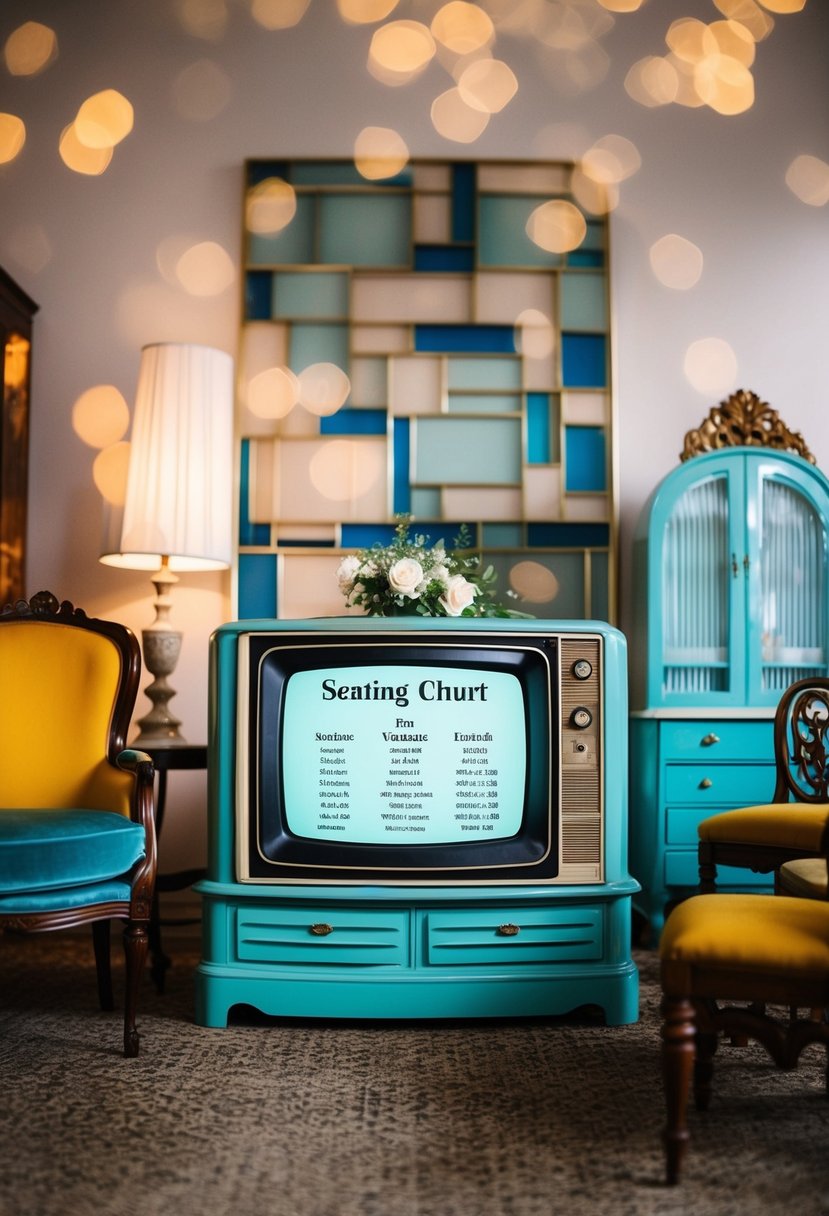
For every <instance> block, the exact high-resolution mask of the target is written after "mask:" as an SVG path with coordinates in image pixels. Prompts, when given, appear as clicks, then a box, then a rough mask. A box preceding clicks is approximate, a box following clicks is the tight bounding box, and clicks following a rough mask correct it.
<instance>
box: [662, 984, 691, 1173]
mask: <svg viewBox="0 0 829 1216" xmlns="http://www.w3.org/2000/svg"><path fill="white" fill-rule="evenodd" d="M662 1016H663V1022H662V1077H663V1081H664V1086H665V1106H666V1115H667V1122H666V1124H665V1179H666V1182H667V1183H668V1185H669V1186H675V1185H676V1184H677V1183H678V1182H679V1173H680V1168H681V1166H682V1159H683V1157H684V1156H685V1150H686V1148H687V1147H688V1140H689V1135H688V1126H687V1122H686V1112H687V1108H688V1091H689V1090H690V1087H691V1074H692V1072H693V1070H694V1060H695V1056H696V1026H695V1016H694V1007H693V1005H692V1004H691V1002H690V1001H689V1000H688V999H687V998H685V997H679V998H675V997H665V999H664V1001H663V1002H662Z"/></svg>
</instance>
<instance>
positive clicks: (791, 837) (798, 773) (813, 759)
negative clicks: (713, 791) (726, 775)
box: [697, 676, 829, 892]
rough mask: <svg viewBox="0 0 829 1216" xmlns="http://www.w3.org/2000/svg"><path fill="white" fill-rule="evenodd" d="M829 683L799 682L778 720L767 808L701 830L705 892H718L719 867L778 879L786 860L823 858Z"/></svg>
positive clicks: (729, 815) (716, 818) (827, 818)
mask: <svg viewBox="0 0 829 1216" xmlns="http://www.w3.org/2000/svg"><path fill="white" fill-rule="evenodd" d="M827 744H829V679H825V678H824V677H821V676H813V677H810V678H809V679H806V680H798V681H796V682H795V683H794V684H791V685H790V686H789V688H787V689H786V691H785V692H784V693H783V696H782V697H781V698H780V702H779V704H778V706H777V710H776V712H775V717H774V760H775V773H776V779H775V787H774V792H773V794H772V796H771V799H770V801H769V802H768V803H763V804H762V805H760V806H749V807H741V808H740V809H739V810H734V811H721V812H720V813H719V814H717V815H711V816H710V817H709V818H708V819H703V821H702V822H701V823H700V824H699V825H698V827H697V832H698V834H699V877H700V890H701V891H702V892H713V891H715V890H716V883H717V867H718V866H739V867H742V868H744V869H749V870H754V871H756V872H758V873H762V874H769V873H772V872H774V873H775V874H776V873H777V872H778V870H779V868H780V866H781V865H782V864H783V863H784V862H786V861H794V860H796V859H798V858H801V857H820V856H823V855H824V844H823V838H824V833H825V832H826V829H827V824H829V757H828V756H827Z"/></svg>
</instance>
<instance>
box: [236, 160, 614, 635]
mask: <svg viewBox="0 0 829 1216" xmlns="http://www.w3.org/2000/svg"><path fill="white" fill-rule="evenodd" d="M573 168H574V166H573V165H571V164H568V163H563V162H556V163H531V162H504V161H481V162H472V161H450V160H423V161H412V162H410V163H409V164H408V165H407V166H406V167H405V168H404V169H403V170H401V171H399V172H395V173H394V175H393V176H390V177H387V178H383V179H380V180H377V179H371V180H370V179H368V178H366V177H363V176H362V175H361V174H360V172H359V171H358V169H357V168H356V166H355V164H354V162H353V161H351V160H320V161H315V160H302V159H291V160H282V159H276V158H275V159H262V160H252V161H248V162H247V163H246V165H245V183H244V186H245V222H244V293H243V316H242V323H241V340H240V358H239V385H238V405H237V436H238V439H239V444H238V453H239V456H238V459H239V468H238V486H239V504H238V509H239V538H238V539H239V546H238V563H237V568H236V598H237V605H236V612H237V615H238V616H239V617H240V618H250V617H262V616H264V617H283V618H285V617H301V616H315V615H328V614H331V615H334V614H340V613H342V612H343V611H344V602H343V600H342V597H341V596H340V594H339V592H338V590H337V586H336V578H335V571H336V568H337V565H338V563H339V559H340V557H341V556H342V555H343V554H344V553H347V552H353V551H354V550H355V549H358V548H363V547H366V546H369V545H371V544H373V543H374V542H380V543H387V542H388V541H389V540H390V539H391V537H392V535H393V532H394V526H395V517H396V516H397V515H399V514H409V515H411V516H412V517H413V519H414V521H415V528H416V530H417V531H418V532H423V533H426V534H427V535H428V536H429V537H430V538H431V540H432V541H437V540H439V539H441V538H442V539H444V540H445V541H446V543H447V544H451V543H452V542H453V540H454V537H455V536H456V534H457V532H458V530H459V528H460V526H461V525H462V524H465V525H466V526H467V528H468V529H469V532H470V533H471V535H472V537H473V542H474V544H475V547H476V549H479V550H480V551H481V552H482V553H483V554H484V556H485V558H486V559H487V560H488V561H490V562H492V564H493V565H494V566H495V568H496V570H497V571H498V575H499V580H498V586H499V590H500V592H501V594H502V595H503V593H504V592H505V591H506V590H507V589H508V588H509V589H511V590H512V591H513V592H514V593H515V595H516V596H517V597H518V605H517V606H520V607H522V608H523V609H524V610H525V611H527V612H529V613H531V614H532V615H534V616H537V617H545V618H556V617H562V618H568V617H569V618H579V617H588V618H590V617H593V618H595V619H602V620H610V621H613V620H614V618H615V614H616V594H615V581H616V563H615V548H616V525H615V518H616V502H615V493H616V492H615V476H614V469H615V460H614V434H613V395H612V384H611V376H610V369H611V362H612V361H611V348H610V342H611V335H610V319H609V303H608V301H609V283H608V235H607V220H606V217H605V216H604V215H593V214H592V213H591V212H589V211H587V210H585V209H584V207H583V206H581V205H580V204H579V203H578V201H577V200H576V198H575V197H574V196H573V194H572V192H571V189H570V182H571V176H572V171H573ZM549 204H555V205H556V206H561V207H566V209H567V211H568V213H569V214H570V215H575V216H576V218H577V220H578V228H579V231H578V236H577V238H576V239H574V240H570V241H566V240H561V239H560V236H556V235H555V234H554V237H553V239H547V238H546V237H544V236H543V235H541V236H539V228H538V225H537V222H536V217H537V216H538V215H539V214H540V213H542V212H544V210H545V205H549Z"/></svg>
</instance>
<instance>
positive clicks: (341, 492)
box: [308, 439, 386, 503]
mask: <svg viewBox="0 0 829 1216" xmlns="http://www.w3.org/2000/svg"><path fill="white" fill-rule="evenodd" d="M308 475H309V477H310V479H311V484H312V485H313V487H314V489H315V490H316V491H317V493H318V494H319V495H320V496H321V497H322V498H327V499H328V500H329V501H331V502H348V503H353V502H354V501H358V500H359V499H360V498H362V497H363V496H364V495H366V494H368V493H369V492H370V491H371V490H372V489H373V488H374V486H376V485H377V484H378V482H379V481H380V480H381V478H384V477H385V475H386V464H385V453H384V450H383V448H382V446H381V445H379V444H376V443H361V442H360V440H359V439H332V440H331V441H330V442H328V443H324V444H322V445H321V446H320V447H319V448H317V450H316V452H315V453H314V455H313V456H312V457H311V459H310V461H309V463H308Z"/></svg>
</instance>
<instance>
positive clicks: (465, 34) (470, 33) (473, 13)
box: [430, 0, 495, 55]
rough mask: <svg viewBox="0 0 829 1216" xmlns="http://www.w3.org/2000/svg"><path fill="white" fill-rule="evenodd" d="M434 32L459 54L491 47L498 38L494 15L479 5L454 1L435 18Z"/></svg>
mask: <svg viewBox="0 0 829 1216" xmlns="http://www.w3.org/2000/svg"><path fill="white" fill-rule="evenodd" d="M430 28H431V31H432V34H433V36H434V38H435V40H436V41H437V42H440V43H441V44H442V45H443V46H445V47H446V48H447V49H448V50H450V51H454V53H455V54H456V55H469V54H470V53H471V52H473V51H478V50H480V49H481V48H482V47H486V46H489V45H490V44H491V43H492V42H493V40H494V38H495V27H494V26H493V24H492V18H491V17H490V16H489V14H488V13H486V12H485V11H484V10H483V9H482V8H481V7H480V5H478V4H470V3H467V2H466V0H450V2H449V3H448V4H444V5H443V6H442V8H440V9H438V11H437V12H436V13H435V16H434V17H433V18H432V24H431V27H430Z"/></svg>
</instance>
